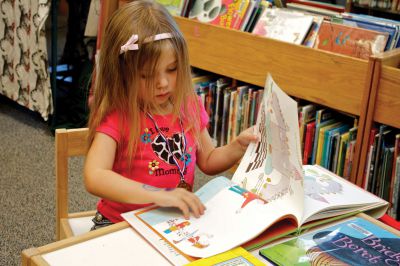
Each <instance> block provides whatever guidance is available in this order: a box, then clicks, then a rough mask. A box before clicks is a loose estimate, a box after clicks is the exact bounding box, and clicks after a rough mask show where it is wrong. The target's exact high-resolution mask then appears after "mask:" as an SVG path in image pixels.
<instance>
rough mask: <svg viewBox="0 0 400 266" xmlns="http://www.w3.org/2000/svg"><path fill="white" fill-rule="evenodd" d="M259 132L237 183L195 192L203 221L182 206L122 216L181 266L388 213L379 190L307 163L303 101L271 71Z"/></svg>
mask: <svg viewBox="0 0 400 266" xmlns="http://www.w3.org/2000/svg"><path fill="white" fill-rule="evenodd" d="M255 133H256V134H257V135H258V136H259V141H258V142H257V143H251V144H250V145H249V147H248V149H247V151H246V153H245V155H244V156H243V158H242V160H241V163H240V164H239V166H238V168H237V170H236V172H235V174H234V176H233V177H232V180H230V179H228V178H225V177H216V178H214V179H212V180H211V181H209V182H208V183H206V184H205V185H204V186H203V187H201V188H200V189H199V190H198V191H196V192H195V193H196V195H197V196H198V197H199V198H200V200H201V201H202V202H203V203H204V204H205V206H206V210H205V213H204V214H203V215H202V216H201V217H200V218H195V217H190V219H189V220H186V219H184V217H183V215H182V213H181V212H180V211H179V210H178V209H176V208H161V207H157V206H151V207H148V208H145V209H141V210H136V211H132V212H128V213H124V214H123V215H122V216H123V217H124V219H125V220H126V221H128V222H129V223H130V224H131V225H132V227H133V228H135V229H136V230H137V231H138V232H139V233H140V234H142V235H143V237H144V238H146V239H147V240H148V241H149V242H150V243H151V244H153V245H154V246H155V247H156V248H157V249H158V250H159V251H160V252H161V253H162V254H164V255H165V256H166V257H167V258H168V259H169V260H170V261H171V262H172V263H173V264H175V265H183V264H184V262H188V261H191V260H193V259H194V258H204V257H210V256H213V255H215V254H219V253H222V252H225V251H227V250H230V249H232V248H235V247H238V246H242V247H245V248H246V249H247V250H251V249H254V248H256V247H259V246H260V245H264V244H266V243H268V242H269V241H272V240H274V239H276V238H279V237H281V236H284V235H287V234H289V233H296V232H299V231H300V230H301V229H302V228H306V227H307V226H311V224H315V225H317V224H320V223H324V222H327V221H331V220H334V219H339V217H344V216H346V215H352V214H355V213H358V212H363V211H367V210H368V211H370V213H369V214H370V215H372V216H374V217H377V216H381V215H383V214H384V212H385V211H386V208H387V202H385V201H384V200H382V199H380V198H378V197H376V196H375V195H373V194H371V193H369V192H367V191H365V190H363V189H361V188H359V187H357V186H356V185H354V184H352V183H350V182H349V181H347V180H344V179H342V178H340V177H339V176H337V175H335V174H333V173H331V172H330V171H328V170H325V169H324V168H322V167H319V166H315V165H314V166H311V165H306V166H303V165H302V159H301V153H300V149H301V148H300V139H299V127H298V116H297V103H296V102H295V101H294V100H292V99H291V98H290V97H289V96H288V95H286V94H285V93H284V92H283V91H282V90H281V89H280V88H279V87H278V86H277V84H276V83H275V82H274V81H273V80H272V78H271V76H269V75H268V78H267V81H266V85H265V89H264V96H263V101H262V104H261V105H260V109H259V115H258V116H257V123H256V126H255ZM171 251H172V252H171Z"/></svg>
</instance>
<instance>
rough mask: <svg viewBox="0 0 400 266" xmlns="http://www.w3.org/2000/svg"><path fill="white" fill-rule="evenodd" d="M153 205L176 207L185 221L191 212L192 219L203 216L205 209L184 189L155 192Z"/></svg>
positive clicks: (192, 194) (194, 196) (193, 195)
mask: <svg viewBox="0 0 400 266" xmlns="http://www.w3.org/2000/svg"><path fill="white" fill-rule="evenodd" d="M154 203H155V204H156V205H158V206H160V207H177V208H179V209H180V210H181V211H182V212H183V216H184V217H185V219H186V220H188V219H189V212H190V211H191V212H192V213H193V215H194V217H196V218H199V217H200V215H202V214H204V210H205V209H206V207H205V206H204V204H203V203H202V202H201V201H200V199H199V198H198V197H197V196H196V195H195V194H194V193H192V192H189V191H187V190H186V189H184V188H175V189H173V190H162V191H159V192H157V196H156V197H155V201H154Z"/></svg>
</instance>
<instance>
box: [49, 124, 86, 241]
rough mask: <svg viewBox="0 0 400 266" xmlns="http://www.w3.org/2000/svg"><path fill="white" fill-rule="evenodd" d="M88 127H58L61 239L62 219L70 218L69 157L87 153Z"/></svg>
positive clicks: (57, 160)
mask: <svg viewBox="0 0 400 266" xmlns="http://www.w3.org/2000/svg"><path fill="white" fill-rule="evenodd" d="M87 135H88V129H87V128H78V129H56V140H55V156H56V158H55V165H56V219H57V220H56V225H57V239H60V221H61V219H62V218H68V159H69V158H70V157H74V156H85V155H86V153H87Z"/></svg>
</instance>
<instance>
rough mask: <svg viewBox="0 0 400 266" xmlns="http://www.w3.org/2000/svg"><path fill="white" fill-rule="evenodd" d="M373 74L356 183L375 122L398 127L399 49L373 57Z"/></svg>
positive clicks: (399, 100)
mask: <svg viewBox="0 0 400 266" xmlns="http://www.w3.org/2000/svg"><path fill="white" fill-rule="evenodd" d="M374 60H375V64H374V74H373V80H372V83H371V84H372V86H371V93H370V99H369V103H368V114H367V116H366V121H365V132H364V137H363V142H362V143H363V145H362V149H361V154H360V165H359V170H358V174H357V176H358V177H359V178H358V179H357V185H361V184H362V181H363V180H362V177H363V173H364V169H365V167H366V163H367V156H368V149H369V147H368V141H369V133H370V131H371V128H372V126H373V124H374V123H375V122H377V123H382V124H386V125H389V126H392V127H395V128H400V117H399V114H400V49H395V50H391V51H388V52H385V53H383V54H381V55H379V56H377V57H376V58H374Z"/></svg>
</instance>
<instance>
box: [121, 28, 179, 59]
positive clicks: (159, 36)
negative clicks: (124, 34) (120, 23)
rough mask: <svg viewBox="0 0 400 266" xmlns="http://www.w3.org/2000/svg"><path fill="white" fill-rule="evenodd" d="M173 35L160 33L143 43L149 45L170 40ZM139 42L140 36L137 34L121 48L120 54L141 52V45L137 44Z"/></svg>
mask: <svg viewBox="0 0 400 266" xmlns="http://www.w3.org/2000/svg"><path fill="white" fill-rule="evenodd" d="M172 37H173V35H172V34H171V33H159V34H156V35H154V36H150V37H147V38H145V39H144V41H143V43H149V42H154V41H159V40H164V39H170V38H172ZM138 40H139V36H138V35H137V34H133V35H132V36H131V37H130V38H129V40H128V41H127V42H126V43H125V44H124V45H122V46H121V50H120V51H119V53H120V54H123V53H125V52H127V51H129V50H139V45H138V44H137V43H136V42H137V41H138Z"/></svg>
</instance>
